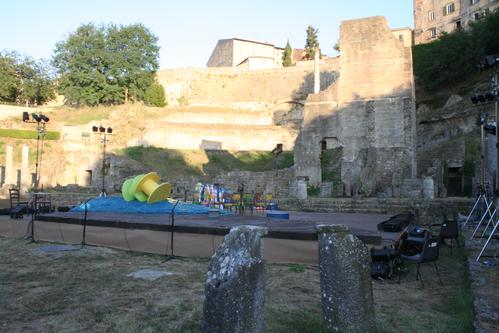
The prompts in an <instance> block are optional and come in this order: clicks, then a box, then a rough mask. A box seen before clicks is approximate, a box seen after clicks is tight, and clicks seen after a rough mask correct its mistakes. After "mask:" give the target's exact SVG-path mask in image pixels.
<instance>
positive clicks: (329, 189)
mask: <svg viewBox="0 0 499 333" xmlns="http://www.w3.org/2000/svg"><path fill="white" fill-rule="evenodd" d="M332 193H333V183H332V182H322V183H321V187H320V192H319V197H320V198H329V197H331V195H332Z"/></svg>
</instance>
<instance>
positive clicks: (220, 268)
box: [203, 226, 267, 333]
mask: <svg viewBox="0 0 499 333" xmlns="http://www.w3.org/2000/svg"><path fill="white" fill-rule="evenodd" d="M266 233H267V229H266V228H260V227H252V226H239V227H235V228H232V229H231V231H230V233H229V234H228V235H227V236H225V239H224V241H223V243H222V244H221V245H220V246H219V247H218V249H217V251H216V252H215V254H214V255H213V257H212V259H211V262H210V265H209V267H208V272H207V273H206V288H205V302H204V327H203V331H204V332H205V333H224V332H226V333H229V332H230V333H235V332H241V333H243V332H244V333H252V332H263V328H264V319H263V318H264V312H263V305H264V297H265V293H264V287H265V283H264V267H265V261H264V259H263V244H262V240H261V238H262V237H263V236H264V235H265V234H266Z"/></svg>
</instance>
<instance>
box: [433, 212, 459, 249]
mask: <svg viewBox="0 0 499 333" xmlns="http://www.w3.org/2000/svg"><path fill="white" fill-rule="evenodd" d="M433 227H440V232H439V234H438V238H439V239H440V242H441V244H445V240H446V239H450V254H451V255H452V240H456V244H457V246H461V245H460V244H459V240H458V238H459V227H458V224H457V221H456V220H445V221H444V222H443V223H435V224H431V225H430V229H431V228H433Z"/></svg>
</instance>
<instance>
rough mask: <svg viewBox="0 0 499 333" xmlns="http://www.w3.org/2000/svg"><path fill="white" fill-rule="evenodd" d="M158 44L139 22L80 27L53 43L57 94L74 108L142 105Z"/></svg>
mask: <svg viewBox="0 0 499 333" xmlns="http://www.w3.org/2000/svg"><path fill="white" fill-rule="evenodd" d="M157 41H158V38H157V37H156V36H155V35H153V34H152V33H151V31H150V30H149V29H147V28H146V27H144V26H143V25H141V24H132V25H128V26H116V25H114V24H110V25H103V26H99V27H97V26H95V25H93V24H85V25H82V26H80V27H79V28H78V29H77V30H76V31H75V32H74V33H72V34H71V35H70V36H69V37H68V38H67V39H66V40H65V41H61V42H59V43H57V45H56V49H55V53H54V58H53V63H54V66H55V67H56V68H57V70H58V73H59V75H60V79H59V90H60V92H61V93H62V94H63V95H64V96H65V97H66V100H67V102H68V103H70V104H73V105H91V106H92V105H97V104H121V103H125V102H128V101H129V100H132V101H144V100H145V94H146V91H147V89H148V88H149V87H150V86H151V85H152V84H153V83H154V74H155V73H156V70H157V69H158V67H159V63H158V59H159V46H157Z"/></svg>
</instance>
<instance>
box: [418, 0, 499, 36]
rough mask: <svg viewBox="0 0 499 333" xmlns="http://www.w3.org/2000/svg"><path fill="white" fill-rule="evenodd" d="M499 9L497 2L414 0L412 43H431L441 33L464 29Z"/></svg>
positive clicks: (493, 0)
mask: <svg viewBox="0 0 499 333" xmlns="http://www.w3.org/2000/svg"><path fill="white" fill-rule="evenodd" d="M497 7H499V0H460V1H459V0H454V1H452V0H414V41H415V43H416V44H421V43H427V42H431V41H432V40H434V39H435V38H437V37H438V35H440V34H441V33H442V32H451V31H454V30H455V29H461V28H466V27H467V26H468V25H469V23H470V22H473V21H475V20H479V19H480V18H482V17H484V16H485V15H487V14H488V13H490V12H492V11H493V10H494V9H496V8H497Z"/></svg>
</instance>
